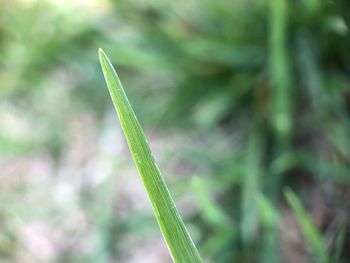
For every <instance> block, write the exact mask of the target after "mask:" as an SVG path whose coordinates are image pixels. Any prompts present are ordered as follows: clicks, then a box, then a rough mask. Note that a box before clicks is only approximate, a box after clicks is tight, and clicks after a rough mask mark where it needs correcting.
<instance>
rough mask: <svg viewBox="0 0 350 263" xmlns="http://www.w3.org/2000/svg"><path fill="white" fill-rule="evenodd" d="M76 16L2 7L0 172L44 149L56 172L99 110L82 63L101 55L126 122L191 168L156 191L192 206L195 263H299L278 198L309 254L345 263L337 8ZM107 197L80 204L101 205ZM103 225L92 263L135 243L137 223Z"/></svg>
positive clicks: (345, 65)
mask: <svg viewBox="0 0 350 263" xmlns="http://www.w3.org/2000/svg"><path fill="white" fill-rule="evenodd" d="M78 2H79V1H78ZM78 2H77V3H70V4H67V2H62V3H61V4H59V1H56V2H55V3H53V2H50V1H29V0H28V1H24V0H23V1H20V0H15V1H13V0H3V1H2V2H1V7H0V83H1V87H0V107H1V108H0V114H1V117H0V154H1V158H2V159H1V160H5V161H6V160H8V158H13V157H18V156H23V155H24V156H25V155H28V154H30V153H32V152H35V151H42V150H44V151H47V152H48V154H49V155H50V156H53V158H54V160H56V162H57V165H59V164H60V160H62V156H63V155H64V152H65V151H66V149H67V144H69V142H70V141H71V140H72V138H70V137H69V136H71V133H70V132H68V131H69V123H70V122H71V121H72V120H74V119H75V118H77V117H76V116H81V115H83V114H86V113H88V114H91V115H92V116H93V117H94V122H96V125H97V127H102V126H103V125H104V121H105V118H106V112H110V111H111V105H109V100H108V94H107V93H106V92H105V89H104V83H103V78H102V73H101V72H100V69H99V65H98V61H97V56H96V53H97V49H98V47H102V48H104V49H105V50H106V52H108V54H110V57H111V59H112V61H113V62H114V63H115V66H116V67H117V69H118V70H119V72H120V73H121V74H120V76H121V79H122V80H123V82H124V83H125V87H128V90H127V93H128V95H129V97H130V100H131V102H132V104H133V105H135V111H136V114H137V115H138V116H139V119H140V120H141V122H144V123H145V124H146V126H147V127H148V128H149V129H153V130H157V131H164V132H166V133H169V134H171V133H172V132H174V131H175V133H178V134H185V135H186V136H188V138H190V139H189V141H188V145H186V147H185V148H184V150H183V152H182V153H181V154H179V155H180V159H181V162H182V164H183V165H184V166H189V167H194V168H193V169H192V170H191V169H190V172H185V173H186V174H185V175H186V176H180V177H177V176H175V175H174V176H171V174H169V175H168V176H169V178H168V180H169V181H170V184H171V187H170V188H172V189H174V191H175V192H178V198H179V199H180V198H181V196H183V195H186V194H188V193H190V194H191V193H192V192H193V193H192V195H193V196H194V198H195V200H196V201H197V203H198V204H197V206H198V207H197V209H196V210H195V212H194V213H192V214H189V216H188V218H187V220H185V221H188V222H190V223H191V224H192V225H193V232H194V233H197V235H196V236H197V242H196V243H198V244H199V249H200V250H201V254H202V255H204V257H206V258H208V259H209V260H211V261H213V262H272V263H273V262H302V260H301V259H299V258H298V257H297V254H298V253H300V252H298V251H300V250H303V249H304V250H305V251H306V252H305V254H306V255H308V261H307V260H306V261H305V260H304V262H314V261H315V260H316V259H313V258H312V257H313V245H312V244H310V245H307V243H308V242H306V244H304V243H300V244H299V243H298V245H300V246H301V247H302V248H303V249H299V250H298V249H295V250H293V249H292V247H291V246H292V245H291V244H290V242H292V241H291V240H289V239H288V237H289V236H288V235H289V231H293V230H294V231H295V232H297V229H298V228H297V227H293V225H292V224H290V225H288V224H287V226H288V227H286V225H285V223H288V222H290V221H288V220H289V219H288V218H289V217H291V215H290V214H289V213H288V211H291V208H290V207H289V205H288V204H287V203H286V202H285V198H284V195H283V192H284V188H285V187H286V186H288V187H290V188H292V189H293V190H294V192H295V193H297V195H298V196H299V199H300V201H298V199H295V198H292V202H291V201H289V202H290V203H292V204H291V205H292V206H294V210H297V211H298V212H296V217H297V218H304V217H305V216H303V215H302V214H303V213H308V214H310V215H311V217H310V218H312V219H313V220H314V221H315V222H314V223H315V228H317V233H319V234H317V235H316V236H317V238H320V239H322V241H315V243H320V244H326V249H327V251H326V252H325V253H326V254H327V256H329V258H332V259H334V258H336V261H334V262H347V260H348V259H349V257H350V255H349V252H348V250H347V249H346V248H347V247H348V246H349V227H348V225H347V223H346V222H348V220H349V215H348V211H349V209H348V208H349V201H348V200H349V193H350V192H349V181H350V177H349V172H350V165H349V162H350V141H349V140H350V124H349V120H350V119H349V113H350V79H349V76H350V34H349V25H350V12H349V10H350V2H349V1H347V0H332V1H321V0H319V1H317V0H300V1H288V0H261V1H259V0H248V1H239V0H236V1H214V0H204V1H198V0H194V1H183V0H180V1H173V2H170V1H160V0H145V1H136V0H129V1H124V0H117V1H106V2H101V3H99V4H93V5H92V6H84V7H82V6H81V5H79V4H78ZM79 3H80V2H79ZM73 57H74V58H73ZM129 87H130V88H129ZM12 116H16V118H19V119H20V120H22V121H21V122H20V123H18V122H16V121H14V120H13V117H12ZM73 140H74V139H73ZM169 143H171V140H170V141H169ZM169 157H170V158H171V156H169ZM2 162H4V161H2ZM0 165H2V163H0ZM180 170H181V169H180ZM185 171H186V170H185ZM169 173H170V171H169ZM174 173H176V171H175V172H174ZM193 174H197V176H196V177H195V178H194V177H192V176H191V175H193ZM173 178H175V179H173ZM111 180H113V179H111ZM112 192H113V190H108V191H103V190H102V191H101V193H102V194H103V196H104V195H105V194H107V193H110V195H109V197H108V198H107V197H106V198H107V199H106V198H105V197H96V198H93V200H96V202H100V201H98V200H103V201H101V202H102V203H104V204H107V203H108V202H110V203H111V202H112V199H113V198H112ZM97 194H98V192H96V195H97ZM290 196H291V195H290ZM101 198H102V199H101ZM289 199H291V198H289ZM84 200H85V199H84ZM88 200H89V199H88ZM108 200H109V201H108ZM84 202H87V201H82V203H83V204H82V205H83V207H85V206H87V208H86V209H87V210H89V208H90V206H89V205H86V203H84ZM299 202H302V203H303V206H304V207H305V208H302V209H300V207H301V206H299ZM293 204H294V205H293ZM295 208H297V209H295ZM1 209H2V208H1ZM106 209H107V208H106ZM106 211H107V210H106ZM106 211H103V212H96V213H98V214H100V213H101V219H98V220H97V221H98V222H97V225H98V227H97V228H96V231H97V232H98V233H100V234H97V240H100V241H98V243H99V244H101V245H100V247H99V248H98V249H101V251H107V252H106V253H107V254H106V253H105V252H103V253H102V252H101V253H100V252H99V253H97V252H96V253H97V254H96V257H97V258H98V256H97V255H101V254H102V255H108V256H107V257H106V258H105V259H104V260H105V261H99V260H97V261H94V262H107V261H108V258H118V257H117V255H118V254H120V253H121V250H120V247H118V246H119V245H118V244H119V243H118V241H117V240H118V238H119V239H122V237H123V236H124V235H125V233H126V232H128V231H129V232H130V231H131V232H132V231H136V230H134V229H136V228H137V227H135V225H137V226H139V229H140V228H141V229H145V228H142V226H141V225H142V223H140V222H141V221H142V218H143V217H142V215H140V214H137V215H130V216H129V217H126V218H123V219H120V218H118V219H120V221H118V220H115V219H113V215H112V214H110V213H112V212H106ZM315 211H316V212H315ZM1 213H3V212H1ZM89 213H90V212H89ZM94 213H95V212H91V215H95V214H94ZM4 214H5V215H6V213H5V212H4ZM141 214H142V213H141ZM3 217H4V218H6V216H3ZM91 217H92V218H94V216H91ZM306 217H307V218H309V216H306ZM138 218H141V219H140V222H139V221H138V220H139V219H138ZM307 220H309V219H307ZM115 221H118V222H115ZM299 221H300V219H299ZM0 222H1V221H0ZM103 222H105V223H103ZM293 222H295V221H293ZM307 224H311V223H307ZM133 226H134V227H133ZM140 226H141V227H140ZM153 227H154V229H156V228H155V226H153ZM98 229H99V230H98ZM110 229H114V230H113V231H115V232H114V233H116V234H115V235H114V236H112V235H110V233H111V230H110ZM300 229H301V232H303V230H302V229H303V226H302V225H301V226H300ZM4 231H5V232H6V233H5V234H3V233H1V236H3V237H4V238H1V239H0V251H7V252H6V253H5V252H4V253H5V254H6V255H7V257H10V256H9V255H11V253H10V252H9V251H10V250H11V244H12V243H11V241H9V240H12V238H13V235H14V234H13V233H14V231H13V230H11V228H4ZM136 232H137V231H136ZM137 233H138V232H137ZM116 237H118V238H116ZM306 239H307V238H306ZM101 240H102V241H101ZM279 241H280V242H279ZM3 244H4V245H3ZM294 246H295V244H294ZM3 247H5V248H3ZM285 251H292V252H291V253H293V252H294V253H295V254H296V258H293V259H294V261H293V260H292V259H291V257H289V256H288V253H286V252H285ZM1 253H2V254H3V252H1ZM71 253H73V252H71ZM104 253H105V254H104ZM63 258H64V261H63V262H79V261H74V260H80V259H79V256H78V255H74V253H73V255H67V256H64V257H63ZM288 258H289V260H290V261H288ZM73 259H74V260H73ZM69 260H71V261H69ZM82 260H83V261H84V259H82ZM101 260H102V259H101Z"/></svg>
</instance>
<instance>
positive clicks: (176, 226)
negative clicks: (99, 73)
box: [99, 49, 202, 263]
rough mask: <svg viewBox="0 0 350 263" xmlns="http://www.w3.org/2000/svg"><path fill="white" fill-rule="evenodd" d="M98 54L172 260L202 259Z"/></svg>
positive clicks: (117, 85)
mask: <svg viewBox="0 0 350 263" xmlns="http://www.w3.org/2000/svg"><path fill="white" fill-rule="evenodd" d="M99 58H100V62H101V66H102V70H103V74H104V76H105V80H106V82H107V86H108V90H109V93H110V95H111V97H112V101H113V104H114V106H115V108H116V111H117V113H118V117H119V120H120V123H121V126H122V128H123V131H124V135H125V137H126V140H127V142H128V145H129V148H130V151H131V154H132V156H133V158H134V161H135V163H136V166H137V168H138V170H139V173H140V175H141V178H142V181H143V183H144V185H145V188H146V191H147V194H148V197H149V199H150V201H151V203H152V206H153V210H154V213H155V215H156V218H157V221H158V224H159V226H160V229H161V231H162V233H163V236H164V238H165V241H166V243H167V245H168V248H169V250H170V253H171V255H172V258H173V260H174V262H183V263H187V262H188V263H191V262H202V260H201V258H200V256H199V253H198V251H197V249H196V247H195V245H194V243H193V241H192V239H191V237H190V235H189V233H188V231H187V229H186V227H185V225H184V223H183V221H182V219H181V217H180V215H179V213H178V211H177V209H176V207H175V204H174V201H173V199H172V197H171V195H170V193H169V190H168V188H167V186H166V184H165V181H164V179H163V177H162V176H161V174H160V171H159V169H158V167H157V165H156V163H155V160H154V157H153V155H152V153H151V149H150V147H149V144H148V142H147V140H146V137H145V135H144V133H143V130H142V128H141V126H140V123H139V122H138V120H137V118H136V116H135V113H134V111H133V109H132V107H131V105H130V103H129V101H128V98H127V96H126V94H125V92H124V89H123V87H122V84H121V82H120V80H119V77H118V75H117V73H116V72H115V70H114V68H113V66H112V64H111V63H110V61H109V59H108V58H107V56H106V54H105V53H104V52H103V51H102V49H100V50H99Z"/></svg>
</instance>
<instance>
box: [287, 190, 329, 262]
mask: <svg viewBox="0 0 350 263" xmlns="http://www.w3.org/2000/svg"><path fill="white" fill-rule="evenodd" d="M284 194H285V196H286V199H287V201H288V203H289V205H290V206H291V207H292V209H293V212H294V215H295V217H296V219H297V221H298V224H299V226H300V229H301V232H302V233H303V235H304V236H305V239H306V240H307V242H308V245H309V246H310V248H311V250H312V253H313V256H314V257H315V260H316V262H320V263H325V262H328V253H327V247H326V245H325V243H324V241H323V239H322V236H321V233H320V231H319V229H318V228H317V226H316V225H315V223H314V222H313V220H312V218H311V217H310V215H309V214H308V213H307V212H306V210H305V209H304V207H303V205H302V203H301V201H300V199H299V198H298V197H297V196H296V194H295V193H294V192H293V191H292V190H290V189H286V190H285V191H284Z"/></svg>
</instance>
